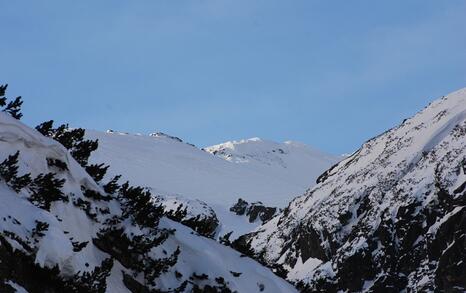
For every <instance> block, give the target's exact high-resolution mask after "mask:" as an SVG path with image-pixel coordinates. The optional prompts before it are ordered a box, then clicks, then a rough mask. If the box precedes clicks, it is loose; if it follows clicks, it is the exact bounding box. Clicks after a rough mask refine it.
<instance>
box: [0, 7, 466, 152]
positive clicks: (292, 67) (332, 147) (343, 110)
mask: <svg viewBox="0 0 466 293" xmlns="http://www.w3.org/2000/svg"><path fill="white" fill-rule="evenodd" d="M0 11H1V16H2V17H1V18H0V57H1V58H0V60H1V61H0V62H1V63H0V83H2V84H4V83H8V84H9V87H8V92H7V95H8V96H10V97H14V96H17V95H21V96H22V97H23V99H24V106H23V113H24V118H23V119H22V120H23V121H24V122H25V123H26V124H28V125H30V126H34V125H37V124H39V123H40V122H43V121H45V120H50V119H54V120H55V121H57V122H58V123H63V122H68V123H69V124H70V125H71V126H73V127H84V128H91V129H97V130H107V129H113V130H116V131H126V132H132V133H151V132H155V131H162V132H166V133H168V134H171V135H175V136H179V137H181V138H183V139H184V140H186V141H188V142H190V143H194V144H196V145H197V146H199V147H204V146H208V145H212V144H217V143H221V142H223V141H227V140H234V139H236V140H237V139H242V138H249V137H261V138H263V139H269V140H274V141H285V140H295V141H301V142H304V143H307V144H309V145H311V146H314V147H316V148H319V149H321V150H324V151H327V152H330V153H334V154H341V153H349V152H352V151H354V150H356V149H357V148H358V147H359V146H360V145H361V144H362V143H363V142H364V141H366V140H367V139H369V138H371V137H373V136H375V135H377V134H379V133H381V132H383V131H385V130H386V129H388V128H391V127H393V126H395V125H397V124H399V123H400V122H401V121H402V120H403V119H404V118H407V117H409V116H411V115H413V114H415V113H416V112H417V111H419V110H421V109H422V108H423V107H425V106H426V105H427V104H428V103H429V102H431V101H432V100H434V99H436V98H438V97H441V96H443V95H446V94H448V93H450V92H452V91H455V90H458V89H460V88H463V87H466V1H465V0H449V1H438V0H399V1H398V0H396V1H373V0H368V1H359V0H355V1H333V0H293V1H284V0H283V1H278V0H190V1H187V0H176V1H173V0H165V1H158V0H139V1H121V0H99V1H90V0H89V1H87V0H86V1H84V0H83V1H73V0H42V1H37V0H34V1H32V0H31V1H22V0H15V1H11V0H0Z"/></svg>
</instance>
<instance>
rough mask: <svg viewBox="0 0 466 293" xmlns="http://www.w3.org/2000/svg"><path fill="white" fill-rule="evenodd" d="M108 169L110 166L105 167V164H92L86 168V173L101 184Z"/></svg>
mask: <svg viewBox="0 0 466 293" xmlns="http://www.w3.org/2000/svg"><path fill="white" fill-rule="evenodd" d="M108 167H109V166H108V165H107V166H105V165H104V164H92V165H89V166H86V171H87V173H88V174H89V175H90V176H91V177H92V178H93V179H94V181H95V182H100V181H101V180H102V179H103V178H104V176H105V174H106V173H107V170H108Z"/></svg>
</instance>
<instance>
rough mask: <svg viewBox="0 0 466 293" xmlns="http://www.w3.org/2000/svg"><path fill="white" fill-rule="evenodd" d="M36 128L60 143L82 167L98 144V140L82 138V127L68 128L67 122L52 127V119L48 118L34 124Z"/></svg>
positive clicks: (83, 131) (83, 133)
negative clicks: (36, 124)
mask: <svg viewBox="0 0 466 293" xmlns="http://www.w3.org/2000/svg"><path fill="white" fill-rule="evenodd" d="M36 129H37V131H39V132H40V133H42V134H43V135H44V136H48V137H50V138H53V139H54V140H56V141H58V142H59V143H60V144H62V145H63V146H64V147H65V148H66V149H68V150H69V151H70V154H71V156H73V158H74V159H75V160H76V161H77V162H78V163H79V164H80V165H81V166H82V167H86V166H87V164H88V161H89V157H90V156H91V153H92V152H93V151H95V150H96V149H97V148H98V146H99V143H98V140H86V139H84V135H85V130H84V129H82V128H74V129H70V128H69V126H68V124H62V125H60V126H59V127H57V128H53V120H50V121H46V122H44V123H42V124H40V125H38V126H36Z"/></svg>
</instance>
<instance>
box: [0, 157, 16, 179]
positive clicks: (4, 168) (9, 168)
mask: <svg viewBox="0 0 466 293" xmlns="http://www.w3.org/2000/svg"><path fill="white" fill-rule="evenodd" d="M18 157H19V151H17V152H16V153H15V154H13V155H9V156H8V158H6V159H5V160H4V161H3V162H2V163H1V164H0V176H1V177H2V178H3V180H5V182H6V183H9V182H10V181H11V180H13V178H14V177H16V175H17V174H18Z"/></svg>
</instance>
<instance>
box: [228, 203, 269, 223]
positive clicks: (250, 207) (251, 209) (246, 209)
mask: <svg viewBox="0 0 466 293" xmlns="http://www.w3.org/2000/svg"><path fill="white" fill-rule="evenodd" d="M230 212H233V213H235V214H237V215H238V216H243V215H244V216H247V217H248V218H249V222H250V223H253V222H255V221H256V220H257V219H260V221H262V222H263V223H265V222H267V221H269V220H270V219H272V218H273V216H275V215H276V213H277V208H274V207H266V206H264V204H263V203H261V202H253V203H251V204H249V203H248V202H247V201H245V200H243V199H241V198H239V199H238V202H237V203H236V204H235V205H234V206H232V207H231V208H230Z"/></svg>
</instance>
